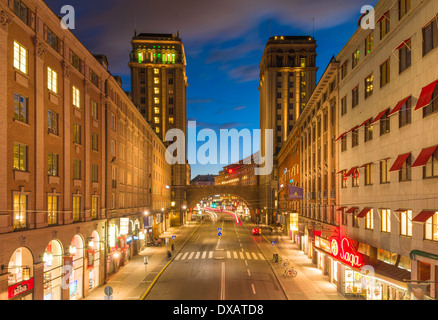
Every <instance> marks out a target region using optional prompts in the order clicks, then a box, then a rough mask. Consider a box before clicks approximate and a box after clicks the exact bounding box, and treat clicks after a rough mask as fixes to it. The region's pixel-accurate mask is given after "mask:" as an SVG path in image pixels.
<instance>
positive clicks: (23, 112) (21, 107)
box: [14, 93, 27, 123]
mask: <svg viewBox="0 0 438 320" xmlns="http://www.w3.org/2000/svg"><path fill="white" fill-rule="evenodd" d="M14 119H15V120H18V121H21V122H25V123H27V98H25V97H23V96H22V95H20V94H18V93H14Z"/></svg>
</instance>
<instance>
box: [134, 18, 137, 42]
mask: <svg viewBox="0 0 438 320" xmlns="http://www.w3.org/2000/svg"><path fill="white" fill-rule="evenodd" d="M136 36H137V14H136V13H134V37H136Z"/></svg>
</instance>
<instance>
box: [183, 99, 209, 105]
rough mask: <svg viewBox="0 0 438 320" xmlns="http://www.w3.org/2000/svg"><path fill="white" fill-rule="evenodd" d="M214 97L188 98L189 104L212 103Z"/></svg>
mask: <svg viewBox="0 0 438 320" xmlns="http://www.w3.org/2000/svg"><path fill="white" fill-rule="evenodd" d="M212 101H213V100H212V99H188V100H187V104H201V103H210V102H212Z"/></svg>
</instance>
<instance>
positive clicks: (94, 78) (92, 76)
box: [90, 70, 99, 87]
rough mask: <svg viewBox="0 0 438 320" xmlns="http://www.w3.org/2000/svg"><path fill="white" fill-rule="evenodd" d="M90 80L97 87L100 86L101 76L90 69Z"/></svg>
mask: <svg viewBox="0 0 438 320" xmlns="http://www.w3.org/2000/svg"><path fill="white" fill-rule="evenodd" d="M90 81H91V83H92V84H94V85H95V86H96V87H99V76H98V75H97V74H96V73H95V72H94V71H93V70H90Z"/></svg>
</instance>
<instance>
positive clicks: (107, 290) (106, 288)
mask: <svg viewBox="0 0 438 320" xmlns="http://www.w3.org/2000/svg"><path fill="white" fill-rule="evenodd" d="M103 292H104V293H105V294H106V295H107V296H110V295H112V294H113V288H112V287H110V286H107V287H105V289H103Z"/></svg>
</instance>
